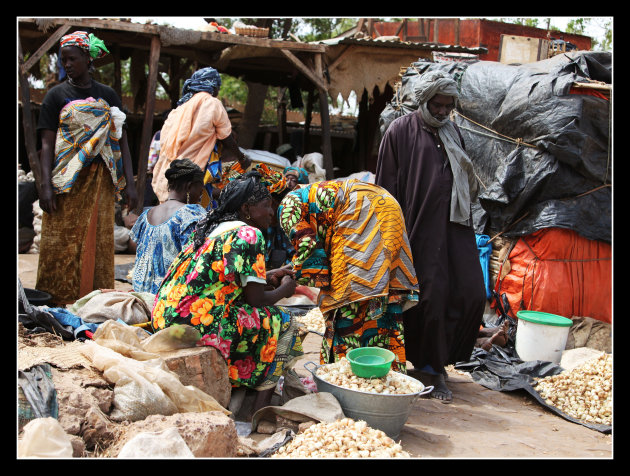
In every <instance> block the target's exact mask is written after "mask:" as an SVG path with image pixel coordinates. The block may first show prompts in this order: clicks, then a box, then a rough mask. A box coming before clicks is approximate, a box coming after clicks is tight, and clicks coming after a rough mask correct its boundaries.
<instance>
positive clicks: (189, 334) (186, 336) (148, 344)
mask: <svg viewBox="0 0 630 476" xmlns="http://www.w3.org/2000/svg"><path fill="white" fill-rule="evenodd" d="M199 339H201V334H200V333H199V331H198V330H197V329H195V328H194V327H192V326H188V325H173V326H170V327H167V328H166V329H162V330H161V331H158V332H156V333H155V334H153V335H152V336H151V337H149V338H147V339H146V340H144V341H142V348H143V349H144V350H146V351H147V352H151V353H155V352H167V351H170V350H177V349H186V348H189V347H195V345H196V344H197V342H199Z"/></svg>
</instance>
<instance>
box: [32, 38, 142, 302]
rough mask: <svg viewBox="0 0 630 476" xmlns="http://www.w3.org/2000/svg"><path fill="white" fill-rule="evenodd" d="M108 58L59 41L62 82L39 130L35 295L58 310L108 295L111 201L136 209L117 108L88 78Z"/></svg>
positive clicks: (89, 45) (73, 41) (111, 94)
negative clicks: (47, 297)
mask: <svg viewBox="0 0 630 476" xmlns="http://www.w3.org/2000/svg"><path fill="white" fill-rule="evenodd" d="M107 53H108V51H107V48H106V47H105V44H104V43H103V42H102V41H101V40H99V39H98V38H96V37H95V36H94V35H93V34H88V33H87V32H85V31H76V32H74V33H71V34H69V35H66V36H64V37H63V38H61V48H60V59H61V65H62V66H63V68H64V69H65V71H66V75H67V79H66V81H64V82H63V83H61V84H58V85H57V86H55V87H53V88H52V89H50V91H48V93H47V94H46V96H45V97H44V100H43V102H42V107H41V110H40V115H39V121H38V124H37V129H38V130H39V131H40V134H41V142H42V148H41V157H40V160H41V190H40V198H39V204H40V207H41V208H42V210H43V211H44V214H43V217H42V232H41V244H40V254H39V264H38V272H37V284H36V287H37V289H39V290H41V291H45V292H47V293H49V294H51V296H52V302H53V303H54V304H56V305H64V304H69V303H72V302H74V301H76V300H77V299H79V298H80V297H82V296H84V295H86V294H88V293H90V292H91V291H93V290H94V289H99V288H113V287H114V200H115V199H121V198H122V196H121V193H122V191H123V190H124V191H125V193H126V195H127V205H128V207H129V209H130V210H131V209H134V208H135V206H136V202H137V194H136V188H135V182H134V178H133V168H132V164H131V155H130V153H129V146H128V143H127V134H126V131H125V129H124V128H123V125H124V120H125V115H124V113H122V102H121V100H120V98H119V97H118V95H117V94H116V92H115V91H114V90H113V89H112V88H111V87H109V86H106V85H104V84H101V83H99V82H97V81H95V80H93V79H92V77H91V75H90V72H91V71H92V70H93V68H94V66H93V61H94V59H96V58H100V57H102V56H104V55H105V54H107ZM96 250H98V253H97V252H96Z"/></svg>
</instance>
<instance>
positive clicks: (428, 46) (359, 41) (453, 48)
mask: <svg viewBox="0 0 630 476" xmlns="http://www.w3.org/2000/svg"><path fill="white" fill-rule="evenodd" d="M388 38H389V37H388ZM313 43H321V44H324V45H327V46H336V45H361V46H379V47H385V48H404V49H414V50H430V51H445V52H450V53H472V54H485V53H487V52H488V49H487V48H484V47H482V46H476V47H469V46H461V45H445V44H441V43H431V42H423V43H417V42H413V41H397V40H391V39H384V40H380V39H378V38H349V37H346V38H331V39H329V40H321V41H317V42H313Z"/></svg>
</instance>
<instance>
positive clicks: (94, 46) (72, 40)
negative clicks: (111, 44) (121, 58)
mask: <svg viewBox="0 0 630 476" xmlns="http://www.w3.org/2000/svg"><path fill="white" fill-rule="evenodd" d="M60 44H61V47H62V48H64V47H66V46H76V47H77V48H81V49H82V50H85V51H87V52H88V54H89V55H90V57H91V58H101V57H103V56H105V55H106V54H107V53H109V50H108V49H107V48H106V47H105V43H104V42H103V40H100V39H98V38H97V37H96V36H94V35H93V34H92V33H90V34H89V35H88V33H87V32H86V31H75V32H74V33H70V34H69V35H66V36H63V37H62V38H61V43H60Z"/></svg>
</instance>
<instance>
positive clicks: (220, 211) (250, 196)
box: [193, 170, 271, 249]
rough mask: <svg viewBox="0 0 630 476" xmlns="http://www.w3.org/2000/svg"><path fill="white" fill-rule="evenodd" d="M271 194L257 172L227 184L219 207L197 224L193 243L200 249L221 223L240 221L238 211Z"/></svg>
mask: <svg viewBox="0 0 630 476" xmlns="http://www.w3.org/2000/svg"><path fill="white" fill-rule="evenodd" d="M270 196H271V194H270V193H269V190H268V189H267V187H266V186H265V185H264V184H263V183H262V182H261V177H260V174H258V173H257V172H256V171H253V170H252V171H251V172H247V173H246V174H244V175H243V176H242V177H239V178H237V179H234V180H232V181H230V182H228V183H227V185H226V186H225V187H223V189H222V190H221V194H220V195H219V199H218V202H219V206H218V207H217V208H214V209H212V210H210V211H209V212H208V213H207V214H206V216H205V217H203V218H202V219H201V220H199V222H198V223H197V227H196V228H195V233H194V238H193V243H194V248H195V249H199V247H201V245H203V243H204V241H205V240H206V237H207V236H208V235H209V234H210V233H212V231H213V230H214V229H215V228H216V227H217V226H219V224H220V223H223V222H226V221H232V220H238V219H239V217H238V211H239V210H240V208H241V206H242V205H243V204H245V203H259V202H261V201H262V200H264V199H266V198H269V197H270Z"/></svg>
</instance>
